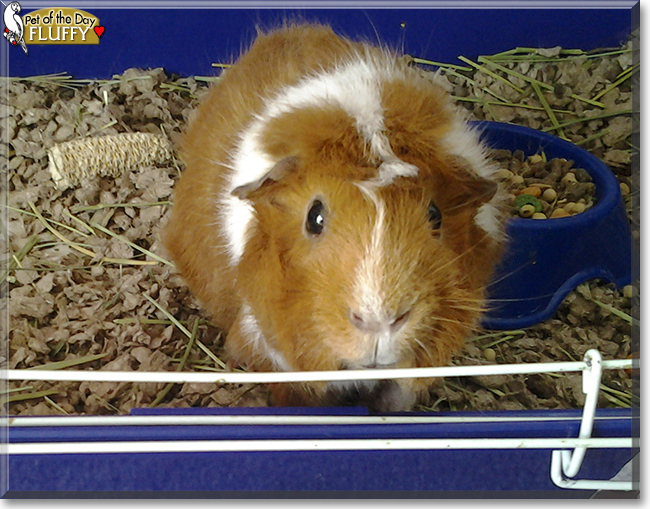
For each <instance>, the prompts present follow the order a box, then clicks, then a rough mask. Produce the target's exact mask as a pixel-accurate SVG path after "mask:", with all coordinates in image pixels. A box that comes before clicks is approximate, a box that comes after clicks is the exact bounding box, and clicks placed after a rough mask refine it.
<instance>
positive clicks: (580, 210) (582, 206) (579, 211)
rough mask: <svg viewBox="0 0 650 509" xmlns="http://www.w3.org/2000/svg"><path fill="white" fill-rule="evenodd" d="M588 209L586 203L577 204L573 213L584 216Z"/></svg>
mask: <svg viewBox="0 0 650 509" xmlns="http://www.w3.org/2000/svg"><path fill="white" fill-rule="evenodd" d="M586 208H587V206H586V205H585V204H584V203H580V202H578V203H575V204H574V207H573V213H574V214H582V213H583V212H584V211H585V209H586Z"/></svg>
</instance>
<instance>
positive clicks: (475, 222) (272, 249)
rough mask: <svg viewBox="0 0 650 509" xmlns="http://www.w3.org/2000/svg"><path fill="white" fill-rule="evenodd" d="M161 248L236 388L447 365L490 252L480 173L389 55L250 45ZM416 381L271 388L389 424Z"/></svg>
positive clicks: (484, 162) (468, 141)
mask: <svg viewBox="0 0 650 509" xmlns="http://www.w3.org/2000/svg"><path fill="white" fill-rule="evenodd" d="M195 113H196V114H195V116H194V118H193V120H192V121H191V122H190V126H189V127H188V129H187V131H186V133H185V135H184V141H183V144H182V147H181V156H182V158H183V160H184V162H185V164H186V168H185V170H184V171H183V173H182V175H181V177H180V179H179V181H178V183H177V185H176V188H175V190H174V198H173V202H174V205H173V213H172V216H171V219H170V223H169V226H168V227H167V231H166V235H165V244H166V246H167V248H168V250H169V252H170V253H171V256H172V258H173V260H174V261H175V263H176V265H177V267H178V269H179V270H180V272H181V274H182V275H183V277H184V279H185V280H186V282H187V284H188V286H189V287H190V290H191V291H192V292H193V293H194V294H195V295H196V296H197V297H198V298H199V300H200V301H201V302H202V304H203V305H204V306H205V308H206V309H207V311H208V312H209V313H210V314H211V317H212V319H213V321H214V323H215V325H217V326H219V327H221V328H223V329H224V330H225V331H227V338H226V349H227V351H228V353H229V355H230V356H232V358H233V359H236V361H237V362H238V363H239V364H240V365H242V366H244V367H246V368H247V369H249V370H254V371H304V370H342V369H375V368H408V367H425V366H440V365H444V364H448V363H449V362H450V359H451V357H452V355H453V354H454V353H457V352H458V351H459V350H460V349H461V348H462V346H463V343H464V341H465V339H466V338H467V336H468V334H469V333H470V332H471V331H472V330H474V329H475V328H476V326H477V324H478V320H479V317H480V315H481V312H482V310H484V307H485V306H484V304H485V297H484V293H485V287H486V285H487V283H488V281H489V278H490V276H491V274H492V271H493V267H494V265H495V264H496V262H497V261H498V258H499V256H500V253H501V251H502V248H503V243H504V234H503V223H504V220H505V219H504V217H505V215H504V214H503V209H504V207H503V203H504V200H503V196H504V192H503V191H502V190H501V189H500V188H499V185H498V184H497V182H496V180H495V178H494V176H493V175H494V172H495V171H496V168H495V166H494V165H493V163H491V162H490V160H489V158H488V157H487V155H486V152H487V151H486V149H485V147H483V146H482V145H481V143H480V142H479V139H478V135H477V133H476V132H474V131H473V130H472V129H470V128H469V127H468V126H467V123H466V122H465V120H464V118H463V116H462V115H460V114H459V113H458V112H457V110H456V109H455V107H454V106H453V105H452V103H451V100H450V98H449V96H448V95H447V93H446V91H445V89H444V88H443V87H442V86H441V85H440V84H437V83H436V81H435V80H433V79H431V78H429V77H426V76H424V75H423V73H422V72H421V71H419V70H418V69H416V68H413V67H412V66H409V65H408V63H407V62H405V59H403V58H402V59H400V58H398V57H397V55H396V54H394V53H392V52H391V51H389V50H387V49H385V48H381V47H375V46H372V45H368V44H365V43H360V42H353V41H350V40H347V39H344V38H341V37H339V36H337V35H336V34H335V33H334V32H333V31H332V30H331V29H330V28H328V27H324V26H314V25H294V26H288V27H284V28H282V29H279V30H275V31H271V32H269V33H265V34H263V33H260V34H259V35H258V37H257V38H256V40H255V42H254V43H253V44H252V46H251V48H250V50H249V51H248V52H247V53H245V54H244V55H243V56H242V57H240V59H239V60H238V62H237V63H236V64H235V65H234V66H233V67H231V68H228V69H227V70H226V71H225V73H224V74H223V75H222V78H221V79H220V80H219V81H218V82H217V84H216V85H215V86H214V87H213V88H212V89H211V91H210V92H209V94H208V96H207V98H206V99H205V101H204V102H203V103H202V104H201V105H200V106H199V108H198V109H197V111H196V112H195ZM430 382H431V380H424V379H400V380H395V381H392V380H391V381H364V382H352V381H351V382H313V383H304V384H290V385H287V384H272V385H271V387H270V391H271V403H272V404H276V405H310V406H313V405H339V404H365V405H367V406H368V407H369V408H370V409H372V410H374V411H380V412H386V411H402V410H407V409H410V408H412V407H413V406H414V405H415V404H417V403H419V402H423V401H426V398H427V396H428V386H429V385H430Z"/></svg>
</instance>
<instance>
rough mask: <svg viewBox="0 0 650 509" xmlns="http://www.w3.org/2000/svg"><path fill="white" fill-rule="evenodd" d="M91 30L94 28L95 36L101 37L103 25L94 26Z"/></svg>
mask: <svg viewBox="0 0 650 509" xmlns="http://www.w3.org/2000/svg"><path fill="white" fill-rule="evenodd" d="M93 30H95V33H96V34H97V37H101V36H102V34H103V33H104V27H102V26H99V27H95V28H94V29H93Z"/></svg>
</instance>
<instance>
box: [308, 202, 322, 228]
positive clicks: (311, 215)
mask: <svg viewBox="0 0 650 509" xmlns="http://www.w3.org/2000/svg"><path fill="white" fill-rule="evenodd" d="M324 227H325V205H323V202H321V201H320V200H314V202H313V203H312V204H311V207H310V208H309V212H307V221H306V222H305V229H306V230H307V233H310V234H312V235H320V234H321V232H322V231H323V228H324Z"/></svg>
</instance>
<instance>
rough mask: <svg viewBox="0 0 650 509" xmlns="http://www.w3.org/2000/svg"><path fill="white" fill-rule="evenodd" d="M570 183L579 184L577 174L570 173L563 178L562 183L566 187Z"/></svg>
mask: <svg viewBox="0 0 650 509" xmlns="http://www.w3.org/2000/svg"><path fill="white" fill-rule="evenodd" d="M568 182H578V179H577V178H576V174H575V173H573V172H571V171H570V172H568V173H567V174H566V175H565V176H564V177H562V183H563V184H564V185H566V184H567V183H568Z"/></svg>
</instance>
